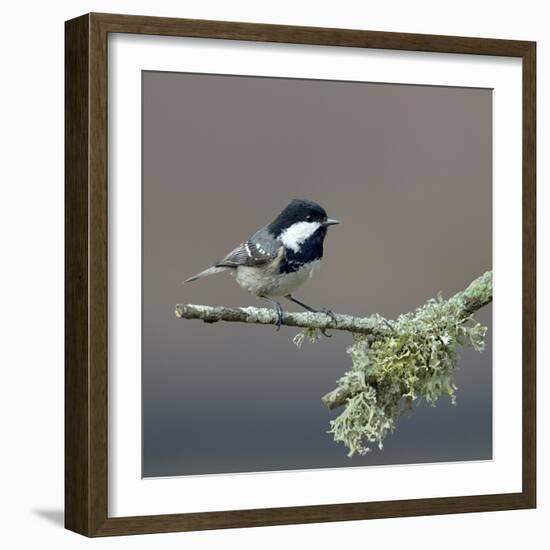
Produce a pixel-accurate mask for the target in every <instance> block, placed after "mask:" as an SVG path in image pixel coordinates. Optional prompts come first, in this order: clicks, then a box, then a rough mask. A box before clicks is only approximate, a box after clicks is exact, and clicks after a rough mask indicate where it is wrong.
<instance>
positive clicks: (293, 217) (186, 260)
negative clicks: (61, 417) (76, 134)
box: [141, 70, 493, 478]
mask: <svg viewBox="0 0 550 550" xmlns="http://www.w3.org/2000/svg"><path fill="white" fill-rule="evenodd" d="M492 94H493V91H492V90H491V89H489V88H466V87H464V88H462V87H446V86H422V85H405V84H383V83H368V82H354V81H334V80H332V81H326V80H314V79H299V78H295V79H294V78H269V77H256V76H231V75H220V74H198V73H178V72H163V71H148V70H145V71H143V72H142V366H141V368H142V476H143V477H144V478H155V477H166V476H192V475H212V474H229V473H250V472H276V471H288V470H292V471H295V470H310V469H327V468H350V467H370V466H372V467H374V466H388V465H399V464H423V463H438V462H460V461H486V460H491V459H492V453H493V447H492V426H493V424H492V422H493V414H492V404H493V391H492V384H493V374H492V345H491V341H492V306H491V303H490V302H491V299H492V267H493V266H492V220H493V212H492V162H493V158H492V147H493V143H492V141H493V135H492V122H493V121H492V112H493V97H492ZM338 222H339V223H338ZM176 304H180V305H178V307H177V309H176V314H177V315H174V308H175V306H176ZM188 304H195V305H196V306H197V307H194V306H193V307H192V306H189V305H188ZM205 306H209V307H210V309H209V308H208V307H205ZM242 308H245V309H242ZM251 308H254V309H251ZM181 317H183V318H181ZM201 319H203V320H206V321H208V323H203V322H201V321H200V320H201ZM213 321H216V322H213ZM234 321H241V322H234ZM242 321H244V322H242Z"/></svg>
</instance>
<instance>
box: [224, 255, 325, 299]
mask: <svg viewBox="0 0 550 550" xmlns="http://www.w3.org/2000/svg"><path fill="white" fill-rule="evenodd" d="M319 264H320V260H316V261H313V262H310V263H308V264H306V265H304V266H302V267H300V268H299V269H297V270H296V271H292V272H290V273H280V272H279V266H278V265H277V263H276V262H273V263H272V264H268V265H267V266H261V267H247V266H239V267H238V268H237V269H236V270H235V272H234V275H235V279H236V281H237V283H238V284H239V285H240V286H241V287H242V288H244V289H245V290H248V292H251V293H252V294H254V295H255V296H286V295H287V294H291V293H292V292H294V290H296V289H297V288H298V287H299V286H301V285H302V284H304V283H305V282H306V281H307V280H308V279H309V278H310V277H311V276H312V275H313V273H314V271H315V270H316V268H317V267H318V266H319Z"/></svg>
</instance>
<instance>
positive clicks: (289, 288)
mask: <svg viewBox="0 0 550 550" xmlns="http://www.w3.org/2000/svg"><path fill="white" fill-rule="evenodd" d="M338 223H340V222H339V221H337V220H333V219H331V218H329V217H328V216H327V213H326V212H325V209H324V208H323V207H321V206H319V205H318V204H317V203H315V202H313V201H310V200H303V199H295V200H292V201H291V202H290V203H289V204H288V206H287V207H286V208H285V209H284V210H283V211H282V212H281V213H280V214H279V215H278V216H277V217H276V218H275V220H273V221H272V222H271V223H270V224H269V225H266V226H265V227H262V229H260V230H259V231H257V232H256V233H254V235H253V236H252V237H251V238H250V239H248V240H247V241H245V242H243V243H241V244H240V245H239V246H237V248H235V249H234V250H232V251H231V252H230V253H229V254H227V256H225V257H224V258H223V259H221V260H220V261H219V262H216V263H215V264H214V265H213V266H212V267H210V268H208V269H206V270H205V271H201V272H200V273H198V274H197V275H194V276H193V277H190V278H189V279H187V280H186V281H185V282H186V283H188V282H191V281H195V280H197V279H200V278H202V277H206V276H207V275H213V274H214V273H219V272H220V271H226V270H230V271H231V274H232V275H233V276H234V277H235V280H236V281H237V283H238V284H239V285H240V286H241V287H242V288H244V289H246V290H248V291H249V292H250V293H252V294H254V296H257V297H258V298H261V299H264V300H267V301H268V302H270V303H271V304H272V305H273V306H274V307H275V310H276V312H277V330H278V329H279V328H280V325H281V322H282V319H283V308H282V306H281V304H280V303H279V302H278V301H276V300H274V298H276V297H279V296H284V297H285V298H287V299H288V300H290V301H292V302H294V303H295V304H298V305H299V306H301V307H303V308H305V309H307V310H308V311H313V312H317V311H324V312H326V313H327V314H328V315H331V316H334V314H332V312H330V310H326V309H323V310H317V309H315V308H312V307H311V306H308V305H307V304H304V303H303V302H301V301H300V300H297V299H296V298H294V296H293V295H292V292H294V290H296V289H297V288H298V287H299V286H301V285H302V284H303V283H304V282H305V281H307V280H308V279H309V278H310V277H311V276H312V275H313V272H314V270H315V269H316V268H317V267H318V266H319V263H320V261H321V258H322V257H323V242H324V240H325V236H326V234H327V228H328V226H330V225H335V224H338Z"/></svg>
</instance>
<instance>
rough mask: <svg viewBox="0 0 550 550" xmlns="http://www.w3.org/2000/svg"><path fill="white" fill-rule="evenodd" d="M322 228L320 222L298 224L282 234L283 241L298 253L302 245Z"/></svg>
mask: <svg viewBox="0 0 550 550" xmlns="http://www.w3.org/2000/svg"><path fill="white" fill-rule="evenodd" d="M319 227H321V224H320V223H319V222H297V223H295V224H293V225H291V226H290V227H289V228H288V229H285V230H284V231H283V232H282V233H281V241H282V242H283V244H284V245H285V246H286V247H287V248H290V249H292V250H293V251H294V252H298V250H299V249H300V245H301V244H302V243H303V242H304V241H305V240H307V239H309V237H311V235H313V233H315V231H317V229H319Z"/></svg>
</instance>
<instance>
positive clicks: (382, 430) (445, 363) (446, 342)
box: [302, 278, 492, 456]
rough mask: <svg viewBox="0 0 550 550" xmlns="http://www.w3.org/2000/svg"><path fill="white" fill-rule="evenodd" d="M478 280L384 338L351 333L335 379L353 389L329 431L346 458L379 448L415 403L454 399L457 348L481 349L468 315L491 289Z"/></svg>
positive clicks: (400, 322)
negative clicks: (346, 358)
mask: <svg viewBox="0 0 550 550" xmlns="http://www.w3.org/2000/svg"><path fill="white" fill-rule="evenodd" d="M479 282H480V287H479V288H475V287H474V288H471V287H469V288H468V289H467V290H466V291H465V292H464V293H462V294H461V295H457V296H455V297H454V298H453V299H450V300H447V301H445V300H444V299H443V298H442V297H441V296H438V297H437V298H435V299H431V300H429V301H428V302H427V303H426V304H425V305H424V306H422V307H420V308H418V309H417V310H416V311H415V312H413V313H407V314H404V315H401V316H400V317H399V318H398V319H397V320H396V321H395V322H393V323H391V327H392V331H391V332H390V334H389V335H388V336H386V337H385V338H382V339H377V340H375V341H374V342H371V341H370V340H369V338H368V337H367V336H365V335H361V334H354V335H353V340H354V341H353V344H352V346H351V347H350V348H349V349H348V350H347V351H348V353H349V355H350V357H351V361H352V368H351V370H350V371H349V372H347V373H346V374H344V376H342V377H341V378H340V379H339V380H338V381H337V387H338V388H342V389H344V390H352V391H350V392H349V393H350V395H351V397H349V398H348V400H347V402H346V405H345V409H344V412H342V414H340V416H338V417H337V418H335V419H334V420H332V421H331V422H330V430H329V432H328V433H332V434H333V437H334V440H335V441H337V442H341V443H343V444H344V445H345V446H346V447H347V448H348V450H349V453H348V456H353V455H354V454H360V455H362V454H366V453H367V452H369V450H370V449H369V447H368V445H367V443H376V444H378V446H379V448H380V449H382V445H383V441H384V439H385V438H386V437H387V436H388V435H389V434H391V433H392V432H393V430H394V429H395V425H396V422H397V420H398V419H399V417H400V416H402V415H403V414H405V413H407V412H410V411H411V409H412V405H413V402H415V401H420V400H421V399H425V400H426V401H427V402H428V403H429V404H430V405H432V406H435V403H436V402H437V400H438V399H439V398H440V397H441V396H442V395H447V396H448V397H449V398H450V400H451V402H452V403H453V404H454V403H455V402H456V395H455V392H456V390H457V386H456V384H455V381H454V370H455V367H456V364H457V357H458V348H459V347H460V346H468V345H469V346H472V347H473V348H474V349H476V350H477V351H482V350H483V349H484V342H485V333H486V330H487V328H486V327H484V326H482V325H481V324H479V323H476V322H475V321H474V320H473V317H472V314H471V313H468V311H469V307H468V302H469V301H472V300H478V301H479V300H480V293H482V294H483V293H484V294H483V295H485V294H487V295H489V296H490V293H491V292H492V290H491V279H490V278H485V279H483V278H480V280H479ZM481 298H483V296H482V297H481ZM465 312H466V313H465ZM388 323H389V322H388ZM302 341H303V338H302Z"/></svg>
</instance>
